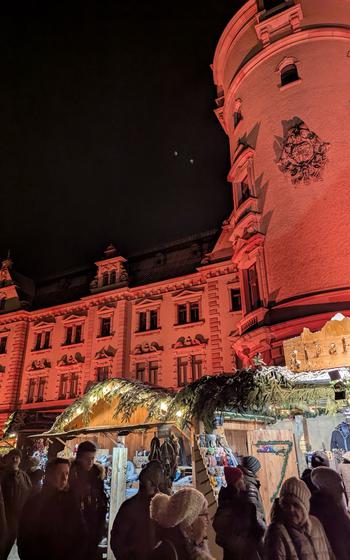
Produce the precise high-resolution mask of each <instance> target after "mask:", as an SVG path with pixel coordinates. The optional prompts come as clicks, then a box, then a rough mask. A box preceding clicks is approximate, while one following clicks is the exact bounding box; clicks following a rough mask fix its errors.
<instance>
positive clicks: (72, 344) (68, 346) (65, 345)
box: [61, 340, 85, 348]
mask: <svg viewBox="0 0 350 560" xmlns="http://www.w3.org/2000/svg"><path fill="white" fill-rule="evenodd" d="M84 342H85V341H84V340H81V341H80V342H70V343H69V344H67V343H66V342H64V343H63V344H62V345H61V346H62V348H72V347H73V346H81V345H82V344H84Z"/></svg>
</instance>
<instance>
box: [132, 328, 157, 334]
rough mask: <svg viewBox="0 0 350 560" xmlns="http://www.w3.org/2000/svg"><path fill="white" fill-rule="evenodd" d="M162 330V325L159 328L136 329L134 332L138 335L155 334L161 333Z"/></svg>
mask: <svg viewBox="0 0 350 560" xmlns="http://www.w3.org/2000/svg"><path fill="white" fill-rule="evenodd" d="M161 330H162V327H158V328H157V329H148V330H147V331H135V332H134V334H135V335H136V336H138V335H141V334H155V333H160V331H161Z"/></svg>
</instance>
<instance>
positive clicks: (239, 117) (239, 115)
mask: <svg viewBox="0 0 350 560" xmlns="http://www.w3.org/2000/svg"><path fill="white" fill-rule="evenodd" d="M241 120H242V113H241V111H240V109H238V110H237V111H235V112H234V113H233V127H234V128H236V127H237V126H238V124H239V123H240V122H241Z"/></svg>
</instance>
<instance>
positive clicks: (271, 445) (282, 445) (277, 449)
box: [254, 440, 293, 503]
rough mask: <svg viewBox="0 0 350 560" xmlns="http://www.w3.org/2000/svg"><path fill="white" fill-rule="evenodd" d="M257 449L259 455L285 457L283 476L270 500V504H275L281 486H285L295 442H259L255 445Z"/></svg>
mask: <svg viewBox="0 0 350 560" xmlns="http://www.w3.org/2000/svg"><path fill="white" fill-rule="evenodd" d="M254 445H255V446H256V447H257V453H273V454H274V455H278V456H280V457H283V461H282V466H281V476H280V479H279V481H278V483H277V488H276V490H275V491H274V493H273V494H272V496H271V498H270V502H271V503H273V502H274V501H275V498H277V496H278V494H279V492H280V489H281V486H282V484H283V481H284V478H285V476H286V470H287V465H288V459H289V456H290V454H291V451H292V449H293V442H292V441H291V440H282V441H280V440H271V441H264V440H259V441H257V442H256V443H255V444H254Z"/></svg>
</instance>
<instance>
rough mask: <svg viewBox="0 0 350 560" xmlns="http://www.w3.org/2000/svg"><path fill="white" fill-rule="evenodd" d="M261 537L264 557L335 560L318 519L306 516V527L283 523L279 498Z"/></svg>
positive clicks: (273, 559)
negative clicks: (263, 536)
mask: <svg viewBox="0 0 350 560" xmlns="http://www.w3.org/2000/svg"><path fill="white" fill-rule="evenodd" d="M271 519H272V521H271V524H270V526H269V528H268V530H267V532H266V536H265V541H264V560H336V557H335V556H334V554H333V551H332V549H331V546H330V544H329V541H328V539H327V537H326V534H325V532H324V529H323V527H322V525H321V523H320V521H319V520H318V519H317V518H316V517H313V516H312V515H309V516H308V524H307V527H306V526H305V527H303V528H301V527H300V528H298V527H294V526H287V525H286V524H285V523H284V520H283V516H282V512H281V508H280V507H279V502H278V499H277V500H275V503H274V505H273V508H272V511H271Z"/></svg>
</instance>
